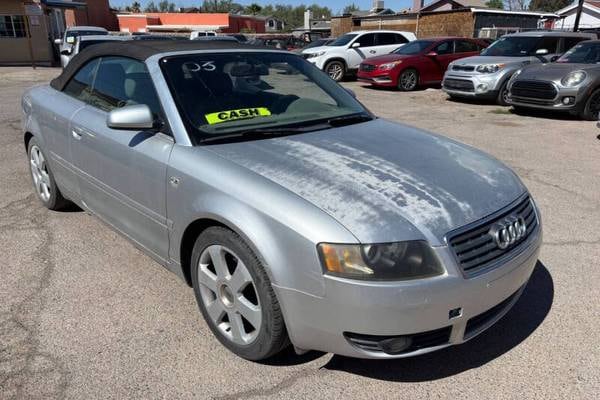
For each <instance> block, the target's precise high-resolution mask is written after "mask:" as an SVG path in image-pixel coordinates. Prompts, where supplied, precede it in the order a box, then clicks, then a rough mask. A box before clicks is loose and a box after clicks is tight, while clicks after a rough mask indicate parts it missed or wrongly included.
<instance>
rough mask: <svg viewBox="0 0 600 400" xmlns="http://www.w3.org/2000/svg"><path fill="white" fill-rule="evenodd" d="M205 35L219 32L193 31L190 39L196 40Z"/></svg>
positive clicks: (213, 34)
mask: <svg viewBox="0 0 600 400" xmlns="http://www.w3.org/2000/svg"><path fill="white" fill-rule="evenodd" d="M204 36H217V32H215V31H193V32H192V33H190V40H194V39H196V38H199V37H204Z"/></svg>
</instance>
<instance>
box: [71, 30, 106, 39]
mask: <svg viewBox="0 0 600 400" xmlns="http://www.w3.org/2000/svg"><path fill="white" fill-rule="evenodd" d="M92 35H108V32H106V31H68V32H67V38H66V40H68V39H69V38H72V39H71V40H75V38H77V37H79V36H92Z"/></svg>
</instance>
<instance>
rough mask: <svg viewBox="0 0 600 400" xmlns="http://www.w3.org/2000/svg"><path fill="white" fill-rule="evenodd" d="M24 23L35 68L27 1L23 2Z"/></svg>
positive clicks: (32, 63)
mask: <svg viewBox="0 0 600 400" xmlns="http://www.w3.org/2000/svg"><path fill="white" fill-rule="evenodd" d="M23 24H24V25H25V26H24V28H25V35H26V36H27V47H28V48H29V58H30V59H31V67H32V68H33V69H35V57H34V55H33V44H32V43H31V30H30V29H29V15H27V7H25V3H23Z"/></svg>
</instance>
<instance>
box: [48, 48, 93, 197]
mask: <svg viewBox="0 0 600 400" xmlns="http://www.w3.org/2000/svg"><path fill="white" fill-rule="evenodd" d="M98 64H99V60H98V59H95V60H91V61H89V62H88V63H86V64H85V65H83V66H82V67H81V68H80V69H79V71H77V73H76V74H75V75H74V76H73V78H71V80H70V81H69V82H68V83H67V84H66V85H65V87H64V88H63V90H62V92H57V93H55V94H54V95H53V96H52V97H48V98H47V99H46V101H47V102H46V104H44V105H43V111H42V112H43V114H44V115H43V116H42V118H41V119H40V120H41V121H42V122H41V124H42V126H41V129H42V130H43V132H47V133H48V134H47V135H45V138H46V147H47V150H48V151H49V156H50V159H51V163H52V168H53V170H54V175H55V179H56V181H57V183H58V186H59V187H60V188H61V190H62V191H63V192H65V193H64V194H65V195H66V196H67V197H69V198H71V199H72V200H74V201H78V200H79V199H80V195H79V181H78V178H77V174H76V172H75V169H74V167H73V158H72V147H71V144H72V143H71V131H72V126H71V119H72V117H73V116H74V115H75V113H76V112H77V111H78V110H80V109H81V108H83V107H85V105H86V103H85V101H86V99H87V98H88V97H89V95H90V94H91V92H92V83H93V79H94V75H95V73H96V69H97V68H98Z"/></svg>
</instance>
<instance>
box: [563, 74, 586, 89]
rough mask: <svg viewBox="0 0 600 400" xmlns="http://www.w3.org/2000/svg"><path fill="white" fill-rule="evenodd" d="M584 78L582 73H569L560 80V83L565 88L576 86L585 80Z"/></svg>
mask: <svg viewBox="0 0 600 400" xmlns="http://www.w3.org/2000/svg"><path fill="white" fill-rule="evenodd" d="M586 76H587V75H586V73H585V72H583V71H573V72H569V73H568V74H567V76H565V77H564V78H562V79H561V81H560V83H562V85H563V86H567V87H572V86H577V85H579V84H580V83H581V82H583V81H584V80H585V78H586Z"/></svg>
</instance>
